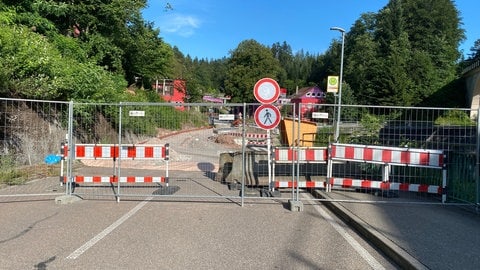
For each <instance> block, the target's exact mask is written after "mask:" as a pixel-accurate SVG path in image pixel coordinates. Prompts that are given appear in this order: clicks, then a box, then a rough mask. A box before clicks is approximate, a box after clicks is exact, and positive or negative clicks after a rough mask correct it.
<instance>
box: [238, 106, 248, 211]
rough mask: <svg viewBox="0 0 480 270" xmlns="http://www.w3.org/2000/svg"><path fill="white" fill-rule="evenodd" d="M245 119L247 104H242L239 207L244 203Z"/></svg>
mask: <svg viewBox="0 0 480 270" xmlns="http://www.w3.org/2000/svg"><path fill="white" fill-rule="evenodd" d="M246 118H247V104H246V103H243V117H242V185H241V186H242V187H241V192H240V193H241V196H240V200H241V207H243V204H244V202H245V173H246V169H245V167H246V166H245V151H246V143H245V138H246V136H247V134H246V133H247V130H246V129H245V119H246Z"/></svg>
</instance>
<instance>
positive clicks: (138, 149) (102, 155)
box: [62, 144, 169, 184]
mask: <svg viewBox="0 0 480 270" xmlns="http://www.w3.org/2000/svg"><path fill="white" fill-rule="evenodd" d="M62 147H63V151H62V153H63V155H64V157H67V158H68V156H69V153H68V151H69V149H68V145H62ZM74 149H75V151H74V153H73V159H74V160H75V159H78V160H82V159H99V160H100V159H101V160H105V159H112V160H114V161H115V160H117V159H120V160H147V159H155V160H165V161H166V169H165V177H163V176H120V177H119V176H116V175H114V176H81V175H76V176H71V177H72V181H74V182H75V183H167V184H168V161H169V144H165V145H146V144H141V145H134V144H132V145H120V146H119V145H116V144H76V145H75V148H74ZM116 166H117V164H116V163H115V162H114V163H113V167H114V171H115V168H116ZM63 180H64V182H65V183H66V182H67V180H68V179H67V178H66V177H65V178H64V179H63Z"/></svg>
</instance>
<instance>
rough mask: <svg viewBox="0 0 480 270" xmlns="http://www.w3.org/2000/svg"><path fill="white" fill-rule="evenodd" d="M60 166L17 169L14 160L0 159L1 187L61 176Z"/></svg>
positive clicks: (39, 165)
mask: <svg viewBox="0 0 480 270" xmlns="http://www.w3.org/2000/svg"><path fill="white" fill-rule="evenodd" d="M59 171H60V165H58V164H57V165H47V164H37V165H32V166H21V167H17V166H15V164H14V161H13V159H12V158H9V157H5V156H4V157H1V158H0V185H9V186H13V185H23V184H25V183H26V182H27V181H29V180H32V179H39V178H45V177H50V176H56V175H59Z"/></svg>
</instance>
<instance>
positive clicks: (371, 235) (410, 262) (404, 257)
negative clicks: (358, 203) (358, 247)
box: [313, 190, 429, 269]
mask: <svg viewBox="0 0 480 270" xmlns="http://www.w3.org/2000/svg"><path fill="white" fill-rule="evenodd" d="M313 195H314V196H315V197H316V198H321V199H327V200H331V198H330V197H328V195H327V194H325V192H323V191H319V190H314V191H313ZM322 203H323V204H324V205H325V206H326V207H327V208H328V209H330V210H331V211H332V212H333V213H335V215H337V216H338V217H339V218H340V219H342V220H343V221H344V222H345V223H346V224H348V225H350V226H351V227H352V228H354V229H355V230H356V231H357V232H359V233H360V234H361V235H362V236H363V237H365V238H366V239H367V240H368V241H369V242H371V243H372V244H373V245H374V246H375V247H377V248H379V249H380V250H381V251H382V252H383V253H385V254H386V255H387V256H388V257H389V258H390V259H391V260H392V261H394V262H395V263H396V264H398V265H399V266H400V267H401V268H402V269H429V268H428V267H427V266H425V265H424V264H423V263H421V262H420V261H419V260H417V259H416V258H415V257H413V256H412V255H410V254H409V253H408V252H406V251H405V250H404V249H402V248H401V247H400V246H398V245H397V244H395V243H394V242H393V241H391V240H390V239H388V238H387V237H385V236H384V235H383V234H381V233H380V232H378V231H377V230H375V229H374V228H373V227H372V226H370V225H369V224H368V223H366V222H364V221H363V220H361V219H360V218H358V217H357V216H356V215H355V214H353V213H352V212H350V211H349V210H348V209H347V208H345V207H344V206H342V205H341V204H340V203H337V202H333V201H322Z"/></svg>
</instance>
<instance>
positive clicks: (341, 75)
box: [330, 27, 345, 143]
mask: <svg viewBox="0 0 480 270" xmlns="http://www.w3.org/2000/svg"><path fill="white" fill-rule="evenodd" d="M330 30H335V31H339V32H340V33H342V56H341V59H340V86H339V89H338V113H337V124H336V125H335V134H334V139H335V142H336V143H337V142H338V137H339V136H340V111H341V108H342V82H343V79H342V78H343V47H344V44H345V30H344V29H343V28H340V27H330Z"/></svg>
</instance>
